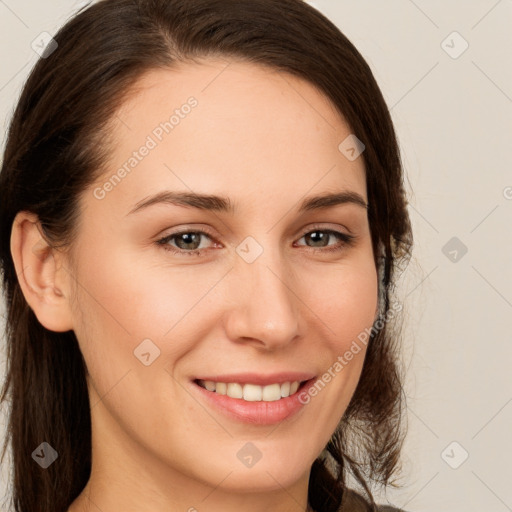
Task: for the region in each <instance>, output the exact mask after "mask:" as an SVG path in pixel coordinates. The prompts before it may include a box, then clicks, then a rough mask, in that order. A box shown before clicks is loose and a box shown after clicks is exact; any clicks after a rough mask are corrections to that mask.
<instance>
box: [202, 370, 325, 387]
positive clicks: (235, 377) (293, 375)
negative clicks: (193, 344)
mask: <svg viewBox="0 0 512 512" xmlns="http://www.w3.org/2000/svg"><path fill="white" fill-rule="evenodd" d="M313 377H315V374H313V373H306V372H280V373H272V374H270V375H263V374H261V373H230V374H224V375H203V376H201V377H197V378H196V379H195V380H210V381H213V382H225V383H229V382H238V383H240V384H256V385H259V386H267V385H269V384H276V383H277V384H282V383H283V382H294V381H299V382H303V381H306V380H310V379H312V378H313Z"/></svg>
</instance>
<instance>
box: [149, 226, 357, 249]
mask: <svg viewBox="0 0 512 512" xmlns="http://www.w3.org/2000/svg"><path fill="white" fill-rule="evenodd" d="M191 235H192V236H191ZM319 235H320V236H319ZM180 237H181V238H180ZM204 237H206V238H207V239H209V240H215V239H214V237H213V236H212V235H211V234H210V233H208V232H207V231H204V230H191V229H188V230H182V231H178V232H175V233H171V234H169V235H166V236H164V237H163V238H160V239H159V240H157V241H156V242H155V243H156V244H158V246H160V247H162V248H163V249H164V250H165V251H169V252H171V253H174V254H178V255H184V256H201V255H203V254H204V253H205V252H207V251H210V250H212V249H211V248H209V247H207V248H204V247H203V248H194V249H190V250H188V249H187V248H185V249H183V248H180V247H176V246H173V245H170V242H173V241H174V242H176V241H177V242H178V243H181V242H184V245H187V244H189V245H190V244H192V245H193V244H194V243H197V242H202V238H204ZM308 237H309V238H308ZM312 237H313V242H317V241H320V242H322V241H323V240H326V243H329V242H330V241H331V239H332V238H337V239H338V243H336V244H334V245H325V246H323V247H322V246H321V247H315V246H308V245H303V244H300V245H299V247H305V248H306V250H308V251H312V252H314V253H318V252H320V253H336V252H341V251H343V250H345V249H346V248H347V247H350V246H352V245H353V244H354V239H355V238H356V237H355V236H354V235H349V234H347V233H343V232H341V231H336V230H333V229H321V228H312V229H310V230H309V231H307V232H305V233H304V234H303V235H302V236H301V237H300V238H299V240H301V239H302V238H308V240H311V239H312ZM200 245H201V243H199V246H200Z"/></svg>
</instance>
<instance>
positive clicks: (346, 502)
mask: <svg viewBox="0 0 512 512" xmlns="http://www.w3.org/2000/svg"><path fill="white" fill-rule="evenodd" d="M370 510H371V509H370V504H369V502H368V501H367V500H366V499H365V498H363V497H362V496H361V495H360V494H358V493H357V492H356V491H354V490H352V489H345V492H344V495H343V502H342V505H341V507H340V508H339V511H338V512H369V511H370ZM377 510H378V511H379V512H405V511H404V510H402V509H401V508H395V507H392V506H391V505H378V506H377Z"/></svg>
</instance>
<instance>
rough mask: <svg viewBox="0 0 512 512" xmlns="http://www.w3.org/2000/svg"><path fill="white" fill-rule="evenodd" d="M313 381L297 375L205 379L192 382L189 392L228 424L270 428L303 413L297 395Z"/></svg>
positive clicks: (305, 376) (299, 374)
mask: <svg viewBox="0 0 512 512" xmlns="http://www.w3.org/2000/svg"><path fill="white" fill-rule="evenodd" d="M315 381H316V378H315V376H314V374H312V373H299V372H283V373H279V374H272V375H262V374H247V373H246V374H236V375H233V374H231V375H217V376H211V375H205V376H202V377H201V378H197V379H193V381H192V385H193V387H192V389H193V390H194V394H197V396H198V397H200V398H201V399H202V400H204V401H205V403H206V404H207V405H209V406H210V407H212V408H213V409H214V410H217V411H219V412H221V413H223V414H224V415H226V416H227V417H229V418H230V419H231V420H235V421H237V422H239V421H241V422H244V423H250V424H259V425H270V424H275V423H278V422H281V421H283V420H286V419H288V418H292V417H293V416H295V415H296V413H298V412H299V411H300V410H301V409H303V407H304V403H303V402H301V401H300V400H299V395H300V393H302V392H304V390H306V388H309V387H310V386H312V385H314V383H315ZM287 393H288V394H287Z"/></svg>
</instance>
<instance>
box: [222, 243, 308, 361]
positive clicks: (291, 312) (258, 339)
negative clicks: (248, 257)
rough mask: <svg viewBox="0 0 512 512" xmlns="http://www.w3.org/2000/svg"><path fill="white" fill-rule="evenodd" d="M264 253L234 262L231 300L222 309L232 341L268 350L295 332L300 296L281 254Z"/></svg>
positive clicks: (284, 343)
mask: <svg viewBox="0 0 512 512" xmlns="http://www.w3.org/2000/svg"><path fill="white" fill-rule="evenodd" d="M277 252H278V251H277ZM268 253H269V251H265V252H264V253H263V254H262V255H261V256H260V257H259V258H258V259H257V260H256V261H254V262H252V263H247V262H246V261H244V260H243V259H239V260H238V261H237V262H236V264H235V269H234V271H233V272H231V277H230V279H231V282H230V291H231V292H232V293H233V295H232V298H233V300H230V301H229V304H230V306H229V309H228V311H226V313H225V329H226V332H227V336H228V338H229V339H231V340H233V341H235V342H240V343H242V342H243V343H248V344H252V345H253V346H255V347H257V348H259V349H263V350H267V351H272V350H276V349H278V348H282V347H285V346H286V345H288V344H289V343H291V342H293V340H294V339H295V338H296V337H297V336H298V335H299V305H300V303H301V300H300V298H299V297H298V295H299V294H298V290H297V289H296V288H297V286H296V285H295V284H294V279H293V277H292V272H291V271H290V269H289V268H288V267H287V265H286V264H285V263H283V262H282V261H281V258H279V257H271V256H270V255H269V254H268Z"/></svg>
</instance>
